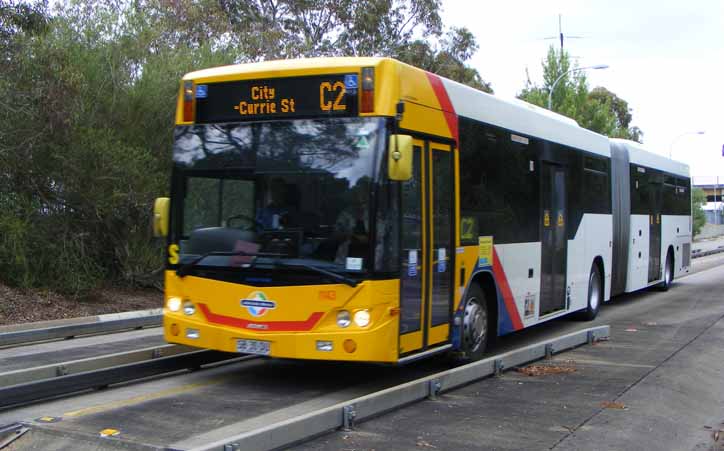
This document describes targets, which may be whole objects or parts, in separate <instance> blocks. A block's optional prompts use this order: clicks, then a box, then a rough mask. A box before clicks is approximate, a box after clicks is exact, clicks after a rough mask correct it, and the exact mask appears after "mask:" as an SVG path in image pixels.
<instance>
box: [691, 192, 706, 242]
mask: <svg viewBox="0 0 724 451" xmlns="http://www.w3.org/2000/svg"><path fill="white" fill-rule="evenodd" d="M705 204H706V194H704V190H702V189H701V188H694V189H692V190H691V216H692V220H693V229H694V230H693V233H694V236H696V235H698V234H699V233H700V232H701V228H702V227H704V224H706V215H705V214H704V209H703V208H702V207H703V206H704V205H705Z"/></svg>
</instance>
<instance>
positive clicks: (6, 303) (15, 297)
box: [0, 283, 163, 325]
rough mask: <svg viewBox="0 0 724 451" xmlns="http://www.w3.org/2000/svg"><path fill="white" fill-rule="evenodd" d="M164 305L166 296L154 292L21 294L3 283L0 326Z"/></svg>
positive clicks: (116, 290)
mask: <svg viewBox="0 0 724 451" xmlns="http://www.w3.org/2000/svg"><path fill="white" fill-rule="evenodd" d="M162 304H163V293H161V292H160V291H158V290H155V289H129V288H118V287H107V288H103V289H98V290H95V291H93V292H91V293H89V294H88V295H86V296H82V297H73V296H64V295H62V294H59V293H55V292H53V291H49V290H41V289H31V290H20V289H17V288H12V287H8V286H7V285H3V284H1V283H0V325H5V324H20V323H30V322H36V321H48V320H56V319H65V318H77V317H81V316H93V315H102V314H106V313H118V312H127V311H131V310H145V309H152V308H159V307H161V306H162Z"/></svg>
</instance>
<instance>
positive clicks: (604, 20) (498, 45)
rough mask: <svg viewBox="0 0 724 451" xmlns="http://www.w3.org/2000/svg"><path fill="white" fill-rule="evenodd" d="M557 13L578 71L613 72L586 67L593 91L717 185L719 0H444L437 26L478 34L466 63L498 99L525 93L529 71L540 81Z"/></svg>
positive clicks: (722, 27) (721, 69) (720, 168)
mask: <svg viewBox="0 0 724 451" xmlns="http://www.w3.org/2000/svg"><path fill="white" fill-rule="evenodd" d="M559 13H560V14H562V15H563V34H564V35H571V36H582V39H573V38H571V39H566V40H565V41H564V48H565V49H566V50H567V51H568V52H569V53H570V54H571V56H573V57H578V60H577V61H578V63H579V65H580V66H589V65H594V64H608V65H609V66H610V68H609V69H605V70H593V71H587V74H588V78H589V83H590V87H591V88H593V87H595V86H604V87H606V88H607V89H609V90H611V91H613V92H614V93H616V94H617V95H618V96H619V97H621V98H623V99H624V100H626V101H627V102H628V104H629V107H631V109H632V113H633V125H637V126H638V127H640V128H641V129H642V130H643V132H644V145H645V146H646V147H647V148H649V149H650V150H652V151H654V152H658V153H660V154H662V155H667V156H668V154H669V150H670V148H673V157H674V159H678V160H681V161H684V162H686V163H688V164H689V165H690V166H691V173H692V175H695V176H714V175H720V176H721V180H722V181H723V182H724V157H722V145H724V1H722V0H681V1H672V0H592V1H585V2H584V1H580V0H579V1H573V0H508V1H507V2H492V1H485V2H483V1H471V0H443V19H444V23H445V24H446V25H448V26H465V27H468V28H469V29H470V30H471V31H472V32H473V33H474V34H475V37H476V38H477V40H478V44H479V45H480V50H479V51H478V53H477V54H476V55H475V56H474V57H473V59H472V60H471V62H470V63H471V64H472V66H474V67H475V68H476V69H478V71H479V72H480V74H481V75H482V77H483V79H485V80H486V81H489V82H491V83H492V85H493V89H494V90H495V93H496V94H497V95H500V96H505V97H511V96H515V95H516V94H517V93H519V92H520V90H521V89H522V88H523V86H524V84H525V80H526V68H527V69H528V71H529V73H530V77H531V79H532V80H533V81H534V82H536V83H541V81H542V69H541V61H542V59H543V58H544V57H545V55H546V51H547V49H548V46H549V45H551V44H554V45H556V46H559V45H560V44H559V41H558V40H557V39H556V40H545V39H544V38H546V37H552V36H557V35H558V14H559ZM700 130H703V131H705V132H706V133H705V134H704V135H696V134H685V133H688V132H696V131H700ZM682 134H685V135H684V136H680V135H682ZM672 143H673V147H672Z"/></svg>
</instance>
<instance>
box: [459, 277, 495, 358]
mask: <svg viewBox="0 0 724 451" xmlns="http://www.w3.org/2000/svg"><path fill="white" fill-rule="evenodd" d="M489 326H490V320H489V317H488V304H487V302H486V300H485V294H484V293H483V290H481V289H480V287H479V286H478V285H477V284H473V285H471V286H470V289H469V290H468V295H467V297H466V298H465V310H464V314H463V324H462V329H463V330H462V346H461V347H462V349H461V350H462V352H463V356H462V360H463V361H465V362H472V361H475V360H479V359H480V358H482V357H483V355H484V354H485V348H486V347H487V345H488V338H489V337H488V335H489V334H490V327H489Z"/></svg>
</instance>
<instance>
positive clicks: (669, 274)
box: [659, 251, 674, 291]
mask: <svg viewBox="0 0 724 451" xmlns="http://www.w3.org/2000/svg"><path fill="white" fill-rule="evenodd" d="M673 280H674V257H673V256H672V255H671V251H669V252H667V253H666V265H665V266H664V280H663V281H661V283H660V284H659V290H661V291H668V290H669V287H670V286H671V282H672V281H673Z"/></svg>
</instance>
